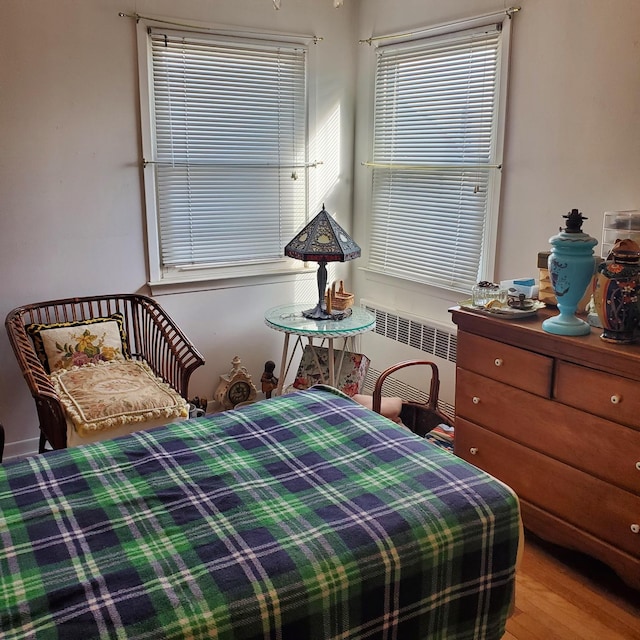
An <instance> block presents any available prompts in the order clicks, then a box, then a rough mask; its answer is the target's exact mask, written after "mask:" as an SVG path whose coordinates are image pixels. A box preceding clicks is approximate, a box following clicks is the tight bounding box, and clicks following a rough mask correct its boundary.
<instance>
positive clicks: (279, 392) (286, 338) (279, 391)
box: [276, 333, 289, 396]
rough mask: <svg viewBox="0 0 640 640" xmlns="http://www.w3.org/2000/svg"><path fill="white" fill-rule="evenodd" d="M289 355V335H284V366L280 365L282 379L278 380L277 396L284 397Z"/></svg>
mask: <svg viewBox="0 0 640 640" xmlns="http://www.w3.org/2000/svg"><path fill="white" fill-rule="evenodd" d="M287 353H289V334H288V333H285V334H284V346H283V347H282V364H281V365H280V377H279V378H278V386H277V387H276V395H277V396H281V395H282V387H283V386H284V379H285V377H286V367H287Z"/></svg>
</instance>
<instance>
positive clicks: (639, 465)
mask: <svg viewBox="0 0 640 640" xmlns="http://www.w3.org/2000/svg"><path fill="white" fill-rule="evenodd" d="M636 469H637V470H638V471H640V461H639V462H636Z"/></svg>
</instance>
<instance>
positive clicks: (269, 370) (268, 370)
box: [260, 360, 278, 398]
mask: <svg viewBox="0 0 640 640" xmlns="http://www.w3.org/2000/svg"><path fill="white" fill-rule="evenodd" d="M275 368H276V363H275V362H273V360H267V361H266V362H265V363H264V373H263V374H262V377H261V378H260V382H262V391H264V395H265V397H266V398H270V397H271V393H272V391H273V390H274V389H275V388H276V387H277V386H278V378H276V377H275V376H274V375H273V371H274V369H275Z"/></svg>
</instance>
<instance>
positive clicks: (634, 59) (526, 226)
mask: <svg viewBox="0 0 640 640" xmlns="http://www.w3.org/2000/svg"><path fill="white" fill-rule="evenodd" d="M513 4H516V5H518V6H520V7H521V8H522V10H521V11H520V12H519V13H517V14H516V15H515V17H514V18H513V23H512V26H513V31H512V40H511V53H512V56H511V73H510V87H509V96H508V114H507V129H506V144H505V154H504V170H503V178H502V187H503V198H502V213H501V216H502V217H501V222H500V229H499V238H498V247H497V255H496V271H495V278H494V279H496V280H501V279H508V278H514V277H523V276H537V267H536V263H537V254H538V252H539V251H547V250H549V242H548V241H549V238H550V237H551V236H552V235H555V234H556V233H557V232H558V228H559V227H560V226H561V225H563V222H564V221H563V219H562V216H563V215H564V214H566V213H567V212H568V211H570V210H571V209H572V208H574V207H575V208H578V209H580V210H581V211H582V212H583V214H584V215H585V216H587V217H588V218H589V220H588V221H587V222H586V223H585V224H584V225H583V230H584V231H585V232H586V233H589V234H590V235H592V236H594V237H595V238H597V239H598V240H600V238H601V233H602V221H603V212H604V211H607V210H624V209H637V208H640V179H639V175H640V174H639V171H640V126H639V125H638V123H639V122H640V36H639V32H638V26H639V25H640V2H638V0H607V1H606V2H603V1H602V0H521V1H520V2H514V3H513ZM509 6H511V5H510V4H509V3H507V2H506V1H503V0H500V1H497V0H456V2H448V1H446V0H395V1H394V2H389V1H387V0H365V1H364V2H361V3H360V7H359V13H358V38H359V39H366V38H369V37H370V36H372V35H382V34H389V33H398V32H406V31H410V30H412V29H415V28H416V27H427V26H431V25H434V24H439V23H444V22H451V21H455V20H460V19H463V18H466V17H470V16H474V15H482V14H486V13H492V12H493V11H496V10H504V8H505V7H509ZM372 56H373V47H370V46H369V45H366V44H365V45H361V46H360V48H359V50H358V101H357V115H356V122H357V136H356V152H355V163H356V166H355V178H356V182H355V185H356V189H355V206H354V211H355V229H354V234H355V237H360V236H361V235H363V234H364V230H365V228H366V220H367V194H368V189H369V170H368V169H366V168H364V167H362V166H361V165H360V162H362V161H363V160H367V159H368V158H369V146H368V142H369V132H370V130H371V120H370V108H369V105H370V102H368V101H367V100H363V99H362V98H364V97H366V96H368V93H367V92H368V91H369V84H368V81H367V74H366V73H365V69H367V68H369V67H370V65H371V61H372ZM596 251H597V249H596ZM442 260H443V261H445V260H447V256H446V255H443V256H442ZM356 266H357V265H356ZM354 282H355V290H356V291H357V293H358V294H359V296H360V297H363V298H374V299H379V300H380V301H381V304H382V302H384V303H385V306H386V307H387V308H391V309H396V310H398V312H399V313H400V314H401V315H402V312H404V313H406V314H413V315H417V316H420V317H425V318H434V319H436V320H440V321H444V322H450V319H449V318H448V315H449V314H448V312H447V309H448V307H450V306H451V305H453V304H455V303H456V302H457V301H459V300H460V295H459V294H447V293H446V292H442V291H439V290H437V289H434V288H429V287H426V286H418V285H416V286H412V285H410V284H403V283H402V282H399V281H397V280H395V279H392V278H385V277H380V276H374V275H371V274H368V273H366V272H364V271H362V270H361V269H356V270H355V272H354Z"/></svg>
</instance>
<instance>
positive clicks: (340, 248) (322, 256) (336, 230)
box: [284, 205, 360, 320]
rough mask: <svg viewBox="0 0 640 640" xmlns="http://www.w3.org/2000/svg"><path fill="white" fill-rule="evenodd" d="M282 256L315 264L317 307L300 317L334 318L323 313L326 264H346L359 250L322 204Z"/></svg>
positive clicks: (326, 312) (327, 313)
mask: <svg viewBox="0 0 640 640" xmlns="http://www.w3.org/2000/svg"><path fill="white" fill-rule="evenodd" d="M284 254H285V255H286V256H289V257H290V258H296V259H297V260H304V261H305V262H317V263H318V304H317V305H316V306H315V307H314V308H313V309H309V310H308V311H304V312H303V315H304V316H305V317H306V318H313V319H315V320H331V319H337V317H336V315H335V314H332V313H330V312H328V311H327V307H326V304H325V299H324V296H325V290H326V288H327V262H347V261H348V260H354V259H355V258H359V257H360V247H359V246H358V245H357V244H356V243H355V242H354V241H353V240H352V239H351V237H350V236H349V234H348V233H347V232H346V231H345V230H344V229H343V228H342V227H341V226H340V225H339V224H338V223H337V222H336V221H335V220H334V219H333V218H332V217H331V215H330V214H329V212H328V211H326V210H325V208H324V205H322V211H320V213H319V214H318V215H317V216H316V217H315V218H314V219H313V220H312V221H311V222H310V223H309V224H308V225H307V226H306V227H305V228H304V229H302V231H300V232H299V233H298V234H297V235H296V236H295V238H293V240H291V242H289V244H288V245H287V246H286V247H285V248H284Z"/></svg>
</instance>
